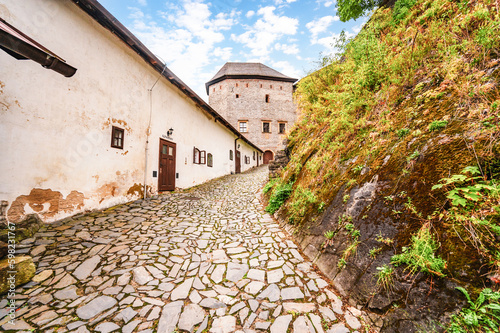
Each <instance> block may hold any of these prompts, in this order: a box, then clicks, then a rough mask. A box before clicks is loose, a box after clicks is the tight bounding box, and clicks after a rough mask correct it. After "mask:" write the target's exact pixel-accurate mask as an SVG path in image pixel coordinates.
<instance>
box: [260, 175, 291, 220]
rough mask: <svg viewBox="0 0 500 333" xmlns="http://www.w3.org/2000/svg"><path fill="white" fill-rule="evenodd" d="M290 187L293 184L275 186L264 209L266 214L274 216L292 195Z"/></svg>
mask: <svg viewBox="0 0 500 333" xmlns="http://www.w3.org/2000/svg"><path fill="white" fill-rule="evenodd" d="M292 186H293V183H281V184H278V185H276V187H275V189H274V191H273V193H272V194H271V198H270V199H269V204H268V205H267V207H266V212H268V213H270V214H274V213H275V212H276V211H277V210H278V209H279V208H280V207H281V206H282V205H283V203H284V202H285V201H286V200H287V199H288V197H289V196H290V194H291V193H292Z"/></svg>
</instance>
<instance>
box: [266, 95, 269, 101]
mask: <svg viewBox="0 0 500 333" xmlns="http://www.w3.org/2000/svg"><path fill="white" fill-rule="evenodd" d="M266 103H269V95H266Z"/></svg>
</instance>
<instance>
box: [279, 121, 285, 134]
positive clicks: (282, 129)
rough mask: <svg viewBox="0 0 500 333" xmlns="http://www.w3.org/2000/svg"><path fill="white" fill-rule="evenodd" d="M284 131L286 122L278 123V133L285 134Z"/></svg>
mask: <svg viewBox="0 0 500 333" xmlns="http://www.w3.org/2000/svg"><path fill="white" fill-rule="evenodd" d="M285 132H286V124H285V123H279V133H280V134H285Z"/></svg>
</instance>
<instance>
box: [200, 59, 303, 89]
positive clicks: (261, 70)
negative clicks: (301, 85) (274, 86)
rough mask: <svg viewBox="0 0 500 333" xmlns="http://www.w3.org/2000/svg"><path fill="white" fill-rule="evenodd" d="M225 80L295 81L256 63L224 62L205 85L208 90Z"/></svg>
mask: <svg viewBox="0 0 500 333" xmlns="http://www.w3.org/2000/svg"><path fill="white" fill-rule="evenodd" d="M226 79H261V80H273V81H284V82H295V81H297V79H294V78H292V77H289V76H286V75H284V74H281V73H280V72H278V71H276V70H274V69H272V68H270V67H268V66H266V65H264V64H261V63H258V62H226V64H225V65H224V66H222V68H221V69H220V70H219V71H218V72H217V74H215V76H214V77H213V78H212V79H211V80H210V81H208V82H207V83H205V87H206V88H207V94H208V92H209V90H208V88H209V87H210V86H211V85H212V84H214V83H217V82H220V81H223V80H226Z"/></svg>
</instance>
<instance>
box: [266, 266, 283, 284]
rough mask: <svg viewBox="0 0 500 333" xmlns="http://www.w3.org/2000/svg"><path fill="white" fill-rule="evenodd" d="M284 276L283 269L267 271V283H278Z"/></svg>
mask: <svg viewBox="0 0 500 333" xmlns="http://www.w3.org/2000/svg"><path fill="white" fill-rule="evenodd" d="M283 276H284V274H283V270H282V269H281V268H279V269H273V270H271V271H267V283H278V282H280V281H281V279H282V278H283Z"/></svg>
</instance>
